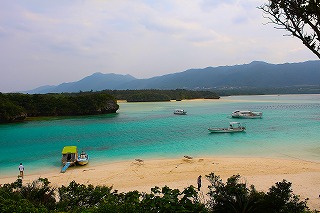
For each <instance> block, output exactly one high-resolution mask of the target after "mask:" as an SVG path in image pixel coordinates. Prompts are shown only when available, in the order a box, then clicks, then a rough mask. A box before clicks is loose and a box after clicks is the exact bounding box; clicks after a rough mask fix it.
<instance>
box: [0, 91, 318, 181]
mask: <svg viewBox="0 0 320 213" xmlns="http://www.w3.org/2000/svg"><path fill="white" fill-rule="evenodd" d="M119 105H120V109H119V110H118V112H117V113H116V114H112V115H100V116H85V117H69V118H55V119H50V120H43V121H28V122H24V123H19V124H18V123H17V124H5V125H0V145H1V151H2V153H1V155H0V176H2V177H4V176H10V175H12V174H17V173H18V165H19V163H20V162H22V163H23V164H24V166H25V168H26V172H28V173H29V174H30V173H35V172H38V171H39V170H40V169H41V170H49V169H50V170H54V171H59V170H60V168H61V150H62V148H63V147H64V146H67V145H76V146H78V147H79V149H80V150H82V149H83V150H85V151H87V152H88V154H89V156H90V164H99V163H101V162H106V161H119V160H128V159H135V158H142V159H146V158H166V157H181V156H184V155H190V156H194V157H201V156H205V155H208V156H244V157H248V156H249V157H251V156H252V157H281V158H289V159H303V160H310V161H320V137H319V136H320V131H319V128H320V95H281V96H277V95H275V96H231V97H223V98H221V99H220V100H194V101H179V102H160V103H158V102H157V103H119ZM176 108H182V109H185V110H186V111H187V112H188V113H187V115H184V116H183V115H180V116H179V115H174V114H173V110H174V109H176ZM237 109H239V110H252V111H262V112H263V118H262V119H242V120H237V119H233V118H231V117H230V114H231V112H232V111H234V110H237ZM230 121H241V122H242V123H243V124H244V125H245V126H246V127H247V131H246V132H245V133H233V134H212V133H211V134H210V133H209V131H208V127H227V126H228V124H229V122H230Z"/></svg>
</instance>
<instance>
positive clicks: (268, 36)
mask: <svg viewBox="0 0 320 213" xmlns="http://www.w3.org/2000/svg"><path fill="white" fill-rule="evenodd" d="M264 3H267V0H68V1H65V0H54V1H52V0H14V1H13V0H0V4H1V8H0V92H3V93H5V92H15V91H26V90H31V89H34V88H36V87H39V86H44V85H58V84H61V83H63V82H73V81H78V80H80V79H82V78H84V77H86V76H89V75H91V74H93V73H95V72H101V73H116V74H122V75H126V74H130V75H132V76H133V77H135V78H139V79H142V78H150V77H154V76H161V75H165V74H170V73H176V72H182V71H185V70H187V69H191V68H205V67H210V66H211V67H216V66H226V65H230V66H231V65H236V64H247V63H250V62H252V61H265V62H268V63H274V64H282V63H293V62H303V61H308V60H317V59H318V58H316V56H315V55H314V54H312V53H311V51H310V50H308V49H307V48H306V47H305V46H304V45H303V44H302V42H301V41H300V40H299V39H297V38H294V37H291V36H288V33H287V32H286V31H284V30H279V29H275V28H274V25H272V24H267V22H268V20H267V19H266V18H264V17H263V12H262V11H261V10H259V9H257V7H258V6H261V5H262V4H264Z"/></svg>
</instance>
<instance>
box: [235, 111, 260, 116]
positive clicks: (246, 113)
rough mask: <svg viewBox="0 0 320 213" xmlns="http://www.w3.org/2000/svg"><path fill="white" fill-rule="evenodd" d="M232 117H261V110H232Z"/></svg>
mask: <svg viewBox="0 0 320 213" xmlns="http://www.w3.org/2000/svg"><path fill="white" fill-rule="evenodd" d="M231 116H232V117H233V118H262V112H252V111H249V110H236V111H234V112H232V114H231Z"/></svg>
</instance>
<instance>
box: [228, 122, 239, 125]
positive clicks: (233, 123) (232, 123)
mask: <svg viewBox="0 0 320 213" xmlns="http://www.w3.org/2000/svg"><path fill="white" fill-rule="evenodd" d="M235 124H240V122H230V125H235Z"/></svg>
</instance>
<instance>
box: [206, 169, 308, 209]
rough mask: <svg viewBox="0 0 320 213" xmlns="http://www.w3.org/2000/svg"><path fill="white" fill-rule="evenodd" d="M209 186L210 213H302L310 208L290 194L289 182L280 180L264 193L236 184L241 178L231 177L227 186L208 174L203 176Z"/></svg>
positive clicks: (251, 187)
mask: <svg viewBox="0 0 320 213" xmlns="http://www.w3.org/2000/svg"><path fill="white" fill-rule="evenodd" d="M206 177H207V179H208V180H209V182H210V183H211V185H210V186H209V193H208V194H209V196H210V201H209V207H210V210H211V211H212V212H221V213H222V212H223V213H229V212H230V213H231V212H248V213H249V212H250V213H254V212H256V213H272V212H274V213H276V212H283V213H298V212H299V213H303V212H308V211H309V208H308V207H307V205H306V202H305V201H300V200H299V197H298V196H297V195H294V194H292V190H291V183H290V182H287V181H286V180H283V181H282V182H278V183H276V185H275V186H272V187H271V188H270V189H269V192H267V193H263V192H258V191H256V190H255V188H254V186H253V185H252V186H250V188H248V187H247V186H246V184H245V183H239V180H240V175H233V176H232V177H230V178H228V180H227V182H226V183H223V181H222V180H221V179H220V177H219V176H217V175H215V174H214V173H211V174H209V175H206Z"/></svg>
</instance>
